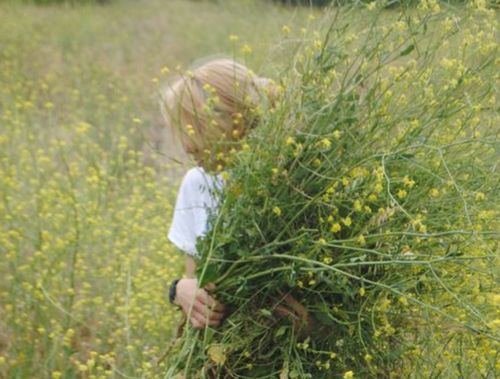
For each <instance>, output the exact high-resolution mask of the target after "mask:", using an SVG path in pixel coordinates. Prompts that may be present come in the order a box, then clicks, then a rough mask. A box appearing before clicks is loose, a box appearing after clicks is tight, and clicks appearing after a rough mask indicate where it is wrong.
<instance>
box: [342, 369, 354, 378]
mask: <svg viewBox="0 0 500 379" xmlns="http://www.w3.org/2000/svg"><path fill="white" fill-rule="evenodd" d="M343 378H344V379H352V378H354V372H352V371H350V370H349V371H346V372H345V373H344V376H343Z"/></svg>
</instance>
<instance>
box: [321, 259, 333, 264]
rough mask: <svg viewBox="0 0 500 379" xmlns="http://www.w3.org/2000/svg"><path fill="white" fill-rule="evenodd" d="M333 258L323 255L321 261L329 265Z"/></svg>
mask: <svg viewBox="0 0 500 379" xmlns="http://www.w3.org/2000/svg"><path fill="white" fill-rule="evenodd" d="M332 261H333V259H332V258H330V257H324V258H323V263H325V264H327V265H329V264H330V263H332Z"/></svg>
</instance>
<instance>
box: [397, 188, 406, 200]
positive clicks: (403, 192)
mask: <svg viewBox="0 0 500 379" xmlns="http://www.w3.org/2000/svg"><path fill="white" fill-rule="evenodd" d="M407 194H408V193H407V192H406V191H405V190H404V189H400V190H399V191H398V197H399V198H400V199H404V198H405V197H406V195H407Z"/></svg>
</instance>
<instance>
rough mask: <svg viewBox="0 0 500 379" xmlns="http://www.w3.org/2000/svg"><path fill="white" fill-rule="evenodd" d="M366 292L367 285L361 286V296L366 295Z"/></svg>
mask: <svg viewBox="0 0 500 379" xmlns="http://www.w3.org/2000/svg"><path fill="white" fill-rule="evenodd" d="M365 293H366V291H365V287H361V288H360V289H359V296H361V297H363V296H365Z"/></svg>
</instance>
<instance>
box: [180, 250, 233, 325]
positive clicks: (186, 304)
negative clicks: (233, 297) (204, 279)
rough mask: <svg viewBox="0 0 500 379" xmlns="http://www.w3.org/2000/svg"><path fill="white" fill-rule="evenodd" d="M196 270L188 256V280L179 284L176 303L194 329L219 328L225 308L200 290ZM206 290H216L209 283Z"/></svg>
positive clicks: (203, 290) (194, 263)
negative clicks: (208, 326)
mask: <svg viewBox="0 0 500 379" xmlns="http://www.w3.org/2000/svg"><path fill="white" fill-rule="evenodd" d="M195 270H196V262H195V261H194V259H193V257H191V256H190V255H188V254H186V276H187V278H183V279H181V280H179V282H178V283H177V291H176V296H175V299H174V302H175V303H176V304H178V305H180V306H181V308H182V310H183V311H184V313H185V314H186V315H187V316H188V318H189V319H190V320H191V324H192V325H193V327H194V328H196V329H202V328H204V327H206V326H207V325H210V326H217V325H219V324H220V321H221V319H222V318H223V317H224V312H225V307H224V305H222V304H221V303H219V302H218V301H217V300H215V299H214V298H213V297H212V296H210V295H209V294H208V292H207V291H206V290H205V289H204V288H198V279H196V277H195ZM205 288H206V289H208V290H210V289H213V288H215V285H214V284H213V283H209V284H208V285H207V286H206V287H205ZM191 307H192V309H191Z"/></svg>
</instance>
